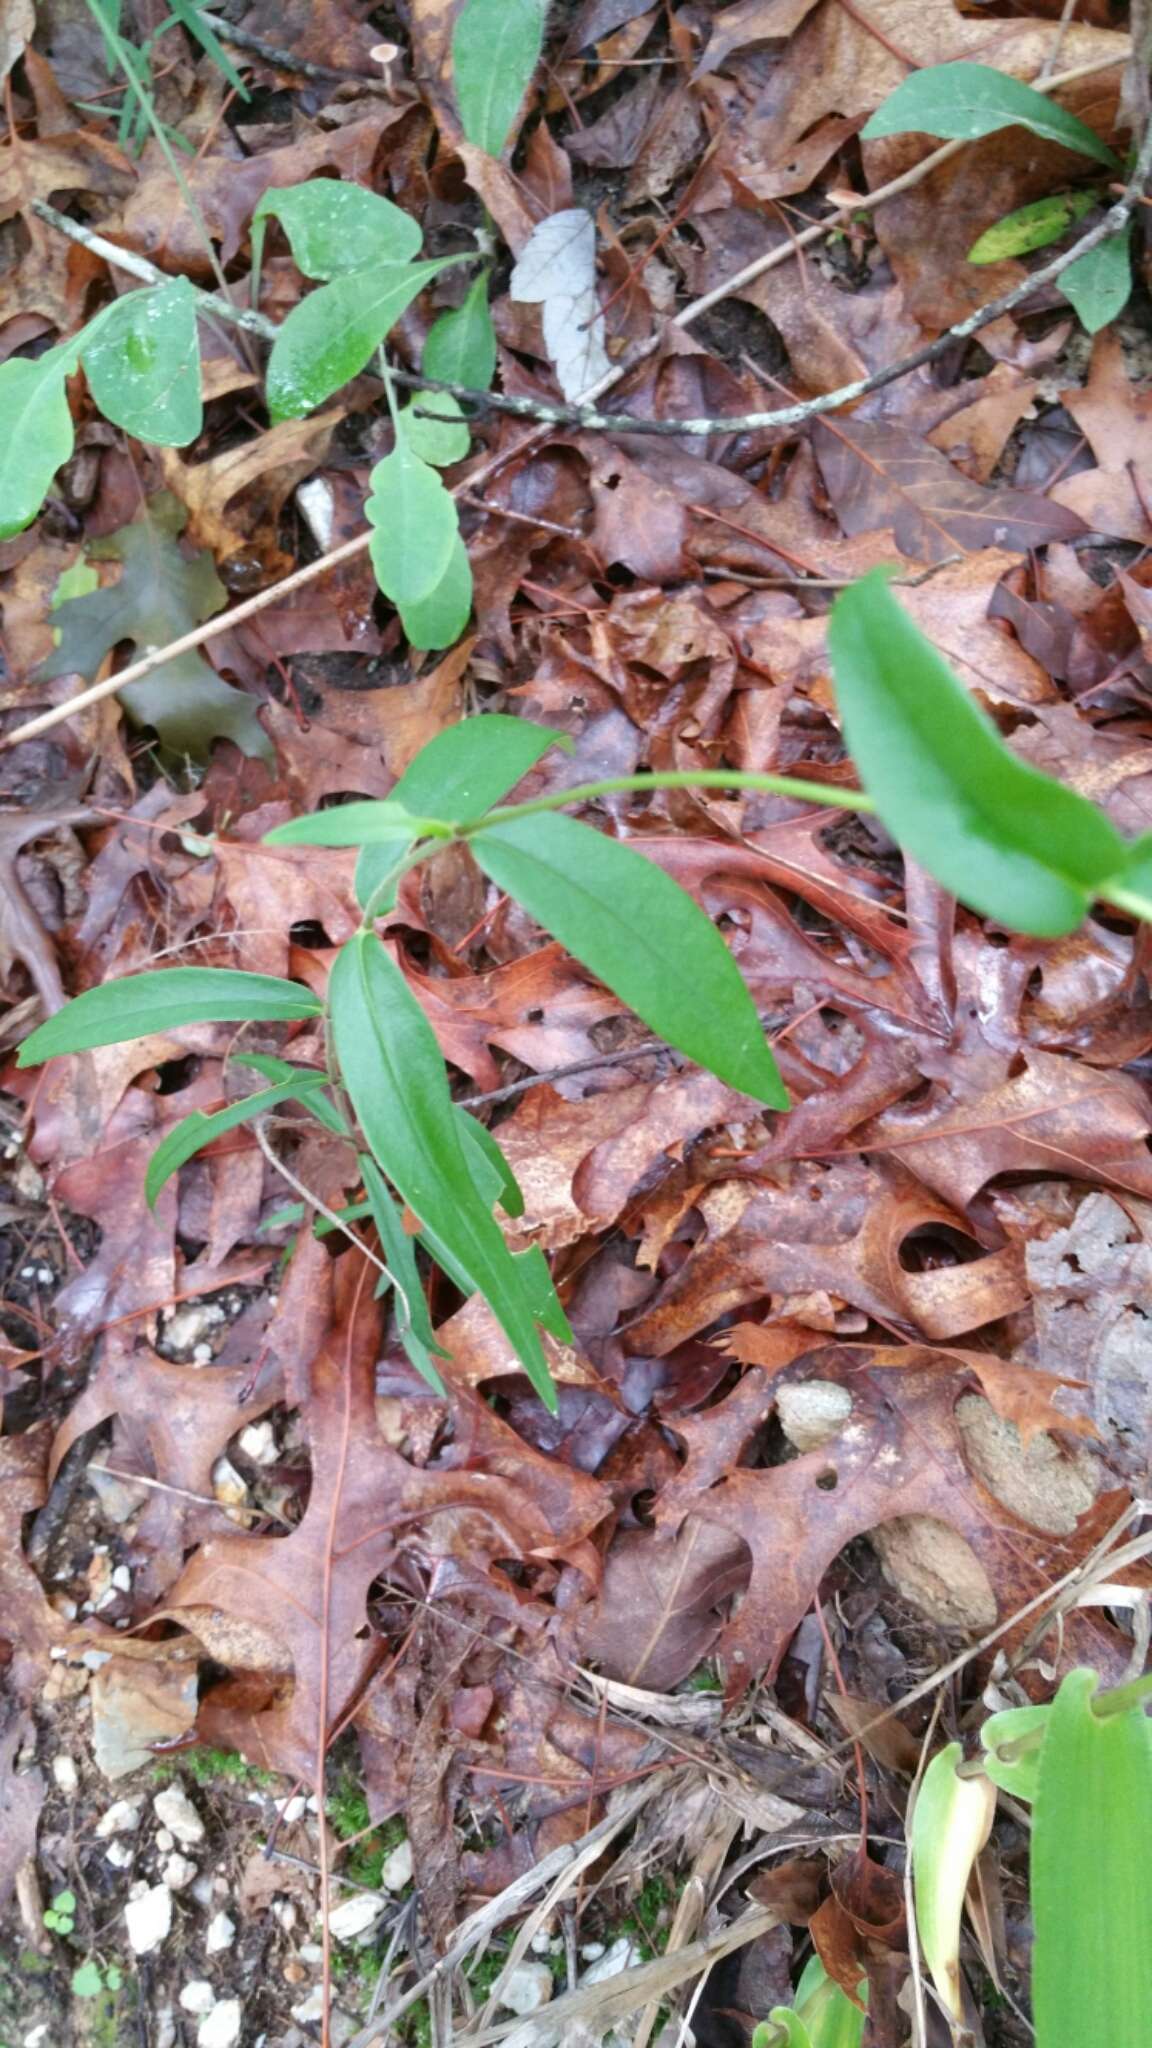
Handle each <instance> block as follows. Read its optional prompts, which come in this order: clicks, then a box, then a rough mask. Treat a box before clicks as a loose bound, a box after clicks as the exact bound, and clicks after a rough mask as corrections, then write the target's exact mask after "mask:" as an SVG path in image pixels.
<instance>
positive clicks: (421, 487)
mask: <svg viewBox="0 0 1152 2048" xmlns="http://www.w3.org/2000/svg"><path fill="white" fill-rule="evenodd" d="M368 482H369V486H370V489H371V496H370V497H369V499H368V502H367V504H366V505H365V507H364V510H365V512H366V513H367V516H368V520H369V523H370V525H371V527H372V538H371V540H370V542H369V543H368V551H369V553H370V555H371V557H372V566H373V568H374V569H375V571H376V581H377V583H378V584H379V585H380V588H381V590H382V591H383V592H384V595H385V597H389V598H391V600H392V602H393V604H394V605H396V606H398V607H401V608H402V607H403V606H405V605H416V604H419V603H420V601H421V599H422V598H427V597H431V595H432V592H433V591H434V590H435V589H436V586H437V584H439V583H442V582H443V580H444V577H445V575H446V574H447V571H448V565H449V562H450V561H451V559H452V552H453V549H454V548H455V547H456V546H457V545H458V543H459V538H460V527H459V522H458V520H457V517H456V505H455V501H454V500H453V498H452V497H451V495H450V493H449V492H448V491H446V490H445V488H444V485H443V484H442V483H441V481H440V478H439V477H438V476H437V474H436V471H435V470H434V469H432V468H431V467H430V465H429V464H428V463H427V462H422V461H421V459H420V457H419V456H418V455H417V454H416V452H415V450H414V449H413V448H412V447H411V446H410V445H409V442H408V440H407V439H406V437H405V436H404V435H403V434H401V435H400V436H399V437H398V438H397V442H396V446H395V447H394V448H393V450H392V453H391V454H390V455H386V456H385V457H384V459H383V461H382V462H378V463H377V464H376V467H375V469H374V470H373V471H372V474H371V476H370V477H369V479H368Z"/></svg>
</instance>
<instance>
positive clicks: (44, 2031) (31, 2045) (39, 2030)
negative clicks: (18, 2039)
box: [24, 2020, 51, 2048]
mask: <svg viewBox="0 0 1152 2048" xmlns="http://www.w3.org/2000/svg"><path fill="white" fill-rule="evenodd" d="M50 2032H51V2028H50V2027H49V2025H48V2022H47V2020H41V2022H40V2025H39V2026H38V2027H33V2029H32V2032H31V2033H30V2034H25V2036H24V2048H48V2036H49V2033H50Z"/></svg>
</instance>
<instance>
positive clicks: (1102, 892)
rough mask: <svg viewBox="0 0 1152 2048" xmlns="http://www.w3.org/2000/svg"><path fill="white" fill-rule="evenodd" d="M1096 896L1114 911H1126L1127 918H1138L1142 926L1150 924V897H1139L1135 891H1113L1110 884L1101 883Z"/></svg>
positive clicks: (1151, 898) (1151, 912) (1151, 920)
mask: <svg viewBox="0 0 1152 2048" xmlns="http://www.w3.org/2000/svg"><path fill="white" fill-rule="evenodd" d="M1098 894H1099V897H1100V900H1101V902H1103V903H1111V904H1112V905H1113V907H1114V908H1115V909H1116V910H1126V911H1127V912H1128V915H1129V917H1138V918H1139V919H1140V921H1141V923H1142V924H1152V896H1141V895H1139V894H1138V892H1137V891H1136V890H1135V889H1114V888H1113V887H1112V884H1111V883H1110V882H1101V884H1100V888H1099V891H1098Z"/></svg>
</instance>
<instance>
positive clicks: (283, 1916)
mask: <svg viewBox="0 0 1152 2048" xmlns="http://www.w3.org/2000/svg"><path fill="white" fill-rule="evenodd" d="M272 1918H273V1919H274V1920H275V1921H276V1923H277V1925H278V1926H280V1927H282V1928H283V1929H284V1932H285V1934H291V1932H292V1929H293V1928H294V1927H295V1925H296V1922H297V1919H298V1918H299V1915H298V1913H297V1911H296V1908H295V1906H294V1905H293V1904H292V1901H291V1899H273V1901H272Z"/></svg>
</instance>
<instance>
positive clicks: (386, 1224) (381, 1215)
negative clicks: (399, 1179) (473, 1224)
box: [360, 1152, 451, 1394]
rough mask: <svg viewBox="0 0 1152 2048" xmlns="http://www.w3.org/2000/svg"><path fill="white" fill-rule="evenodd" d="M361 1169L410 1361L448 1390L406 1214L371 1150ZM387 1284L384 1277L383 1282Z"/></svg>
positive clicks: (446, 1354) (438, 1388) (433, 1384)
mask: <svg viewBox="0 0 1152 2048" xmlns="http://www.w3.org/2000/svg"><path fill="white" fill-rule="evenodd" d="M360 1172H361V1174H362V1175H363V1179H364V1187H365V1191H366V1193H367V1196H368V1205H369V1209H370V1211H371V1215H372V1221H373V1222H374V1224H375V1225H376V1232H377V1235H378V1237H379V1239H380V1249H381V1251H382V1252H383V1254H384V1263H385V1265H386V1266H387V1268H388V1271H389V1273H390V1274H391V1276H392V1286H393V1290H394V1292H395V1296H396V1327H397V1332H398V1334H399V1337H400V1342H401V1344H402V1345H403V1347H404V1350H405V1352H406V1354H407V1356H408V1359H409V1360H410V1362H411V1363H412V1364H413V1365H414V1366H415V1368H416V1370H417V1372H418V1373H419V1374H420V1376H421V1378H422V1379H425V1380H427V1382H428V1384H429V1386H430V1387H433V1388H434V1389H435V1391H436V1392H437V1393H438V1394H443V1393H445V1392H446V1389H445V1386H444V1381H443V1379H442V1378H441V1376H440V1373H439V1370H438V1368H437V1367H436V1365H435V1364H434V1363H433V1353H435V1354H436V1356H437V1357H438V1358H450V1357H451V1353H450V1352H448V1351H445V1349H444V1347H443V1345H442V1344H438V1343H437V1342H436V1333H435V1331H434V1330H433V1328H432V1318H431V1316H430V1315H429V1313H428V1303H427V1302H426V1300H425V1298H424V1288H423V1284H422V1282H421V1279H420V1270H419V1267H418V1266H417V1264H416V1247H415V1245H414V1243H413V1241H412V1239H411V1238H410V1237H409V1236H408V1233H407V1231H406V1230H405V1228H404V1218H403V1216H402V1215H401V1213H400V1210H399V1209H398V1208H397V1206H396V1203H395V1202H394V1201H393V1199H392V1196H391V1195H390V1193H389V1192H388V1187H387V1184H386V1182H385V1180H384V1176H383V1174H382V1173H381V1171H380V1169H379V1167H378V1166H377V1164H376V1161H375V1160H374V1159H373V1158H372V1156H371V1154H370V1153H367V1152H362V1153H361V1154H360ZM387 1285H388V1283H387V1281H383V1286H384V1287H386V1286H387Z"/></svg>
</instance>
